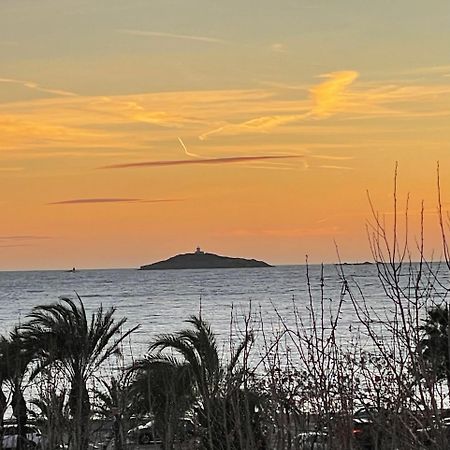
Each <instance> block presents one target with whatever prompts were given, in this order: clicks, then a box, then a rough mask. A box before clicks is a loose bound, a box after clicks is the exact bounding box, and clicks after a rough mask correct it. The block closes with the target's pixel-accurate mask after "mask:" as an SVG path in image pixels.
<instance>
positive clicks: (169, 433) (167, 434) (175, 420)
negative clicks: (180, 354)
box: [130, 354, 194, 449]
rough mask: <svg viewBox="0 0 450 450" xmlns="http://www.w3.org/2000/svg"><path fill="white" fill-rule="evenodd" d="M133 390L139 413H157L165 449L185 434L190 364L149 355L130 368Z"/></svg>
mask: <svg viewBox="0 0 450 450" xmlns="http://www.w3.org/2000/svg"><path fill="white" fill-rule="evenodd" d="M130 372H131V373H132V375H133V382H132V385H131V390H130V393H131V395H132V397H133V402H134V407H135V408H136V409H137V410H138V411H139V412H140V413H151V414H153V415H154V427H155V431H156V433H157V434H158V436H159V437H160V438H161V440H162V443H163V446H164V448H165V449H172V448H173V445H174V440H175V438H176V437H177V436H181V435H183V434H184V431H185V430H184V429H183V427H182V421H181V419H182V418H183V416H185V414H186V412H187V411H188V409H189V408H190V406H191V404H192V402H193V400H194V396H193V383H192V378H191V374H190V367H189V366H188V364H187V363H186V362H182V361H178V360H176V359H175V358H173V357H172V356H170V355H151V354H150V355H147V356H146V357H144V358H143V359H141V360H138V361H136V362H135V363H134V364H133V365H132V367H131V368H130Z"/></svg>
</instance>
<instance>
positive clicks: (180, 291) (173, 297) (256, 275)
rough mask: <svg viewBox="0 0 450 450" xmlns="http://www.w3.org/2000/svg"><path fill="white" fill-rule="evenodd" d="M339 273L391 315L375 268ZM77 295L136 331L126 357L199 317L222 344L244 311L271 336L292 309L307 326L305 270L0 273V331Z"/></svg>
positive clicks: (328, 278)
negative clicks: (109, 310)
mask: <svg viewBox="0 0 450 450" xmlns="http://www.w3.org/2000/svg"><path fill="white" fill-rule="evenodd" d="M323 270H324V291H323V292H324V297H325V304H326V306H327V308H326V312H325V314H326V315H330V314H333V310H334V308H335V306H334V305H336V304H337V302H338V301H339V296H340V294H341V291H342V288H343V284H342V280H341V279H340V277H339V275H338V272H339V271H338V268H337V267H336V266H332V265H327V266H324V269H323ZM345 272H346V276H347V279H348V281H349V283H350V284H354V283H358V285H359V287H360V288H361V290H362V291H363V292H364V295H365V297H366V299H367V301H368V303H369V304H370V307H371V308H373V309H374V310H375V311H378V312H379V313H381V314H386V315H387V316H389V315H390V310H391V309H392V305H391V303H390V301H389V300H388V299H387V298H386V296H385V294H384V291H383V289H382V286H381V284H380V282H379V280H378V277H377V273H376V272H377V270H376V267H375V266H374V265H349V266H345ZM320 274H321V268H320V266H310V267H309V279H310V282H311V290H312V294H313V297H314V304H315V305H318V303H319V300H320V297H321V288H320ZM75 292H77V293H78V294H79V295H80V296H81V297H82V298H83V300H84V303H85V306H86V309H87V310H88V311H89V312H92V311H94V310H96V309H97V308H98V307H99V306H100V305H103V306H104V307H109V306H115V307H116V308H117V313H116V314H117V317H122V316H125V317H127V318H128V322H127V324H128V325H129V326H130V327H131V326H134V325H138V324H139V325H140V328H139V330H138V331H136V332H135V333H134V335H133V336H132V338H131V339H130V344H129V346H130V350H131V351H132V353H133V355H134V356H139V355H141V354H142V353H143V352H145V349H146V348H147V346H148V343H149V342H150V341H151V339H152V338H154V337H155V336H157V335H158V334H161V333H165V332H173V331H176V330H179V329H180V328H182V327H185V326H186V324H185V323H184V320H185V319H187V318H188V317H189V316H190V315H192V314H198V313H199V310H200V307H201V311H202V317H204V318H206V319H207V320H209V321H210V323H211V325H212V327H213V330H214V331H215V332H216V334H217V335H218V338H219V341H220V342H222V343H223V345H224V348H225V342H227V341H228V338H229V335H230V317H231V315H232V313H233V314H234V316H235V317H237V320H236V322H235V325H236V326H237V328H238V327H239V326H240V325H241V324H242V317H243V315H245V314H247V313H248V312H249V309H250V304H251V310H252V312H253V314H254V315H256V316H257V317H261V318H262V319H263V321H264V327H265V329H266V330H269V331H270V332H272V331H274V332H276V330H277V329H279V328H280V327H281V325H280V320H279V316H281V317H283V319H284V320H286V321H287V322H288V323H292V322H293V320H294V316H293V310H294V304H295V306H296V307H297V308H298V310H299V313H300V316H301V317H304V318H305V320H306V322H307V317H308V313H307V308H308V305H309V294H308V284H307V269H306V267H305V266H278V267H272V268H255V269H249V268H247V269H225V270H224V269H222V270H220V269H219V270H217V269H216V270H168V271H138V270H131V269H122V270H81V271H79V272H75V273H70V272H64V271H30V272H0V332H1V333H6V332H8V331H9V330H10V329H11V328H12V327H13V326H14V325H15V324H18V323H20V322H21V321H22V322H23V321H24V320H25V319H26V316H27V314H29V312H30V311H31V309H32V308H33V307H34V306H37V305H40V304H44V303H51V302H55V301H58V299H59V297H61V296H69V297H74V296H75ZM357 325H358V324H357V318H356V316H355V313H354V308H353V305H352V304H351V302H350V300H349V299H348V298H346V299H345V301H344V305H343V309H342V311H341V317H340V327H339V339H342V340H344V341H345V340H347V339H349V338H350V336H351V335H352V332H354V330H355V327H356V326H357Z"/></svg>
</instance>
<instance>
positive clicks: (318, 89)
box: [199, 71, 359, 140]
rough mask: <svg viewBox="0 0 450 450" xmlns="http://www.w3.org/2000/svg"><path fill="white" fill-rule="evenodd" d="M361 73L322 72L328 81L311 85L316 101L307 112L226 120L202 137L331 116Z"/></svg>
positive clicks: (313, 98) (253, 131)
mask: <svg viewBox="0 0 450 450" xmlns="http://www.w3.org/2000/svg"><path fill="white" fill-rule="evenodd" d="M358 75H359V74H358V72H356V71H341V72H332V73H328V74H324V75H321V78H325V79H326V81H324V82H322V83H320V84H318V85H317V86H314V87H312V88H311V89H310V96H311V100H312V105H311V106H309V108H308V109H307V110H306V111H305V112H299V113H297V114H278V115H270V116H262V117H257V118H254V119H250V120H247V121H245V122H241V123H237V124H226V125H223V126H221V127H219V128H216V129H213V130H211V131H208V132H206V133H203V134H201V135H200V136H199V138H200V139H201V140H205V139H207V138H208V137H210V136H212V135H218V134H226V135H233V134H241V133H249V132H250V133H255V132H268V131H270V130H272V129H274V128H277V127H279V126H282V125H287V124H290V123H293V122H299V121H302V120H305V119H309V118H325V117H328V116H330V115H332V114H333V113H335V112H336V110H337V109H338V107H341V108H342V103H344V101H345V95H344V94H345V91H346V89H347V88H348V87H349V86H350V85H351V84H352V83H353V82H354V81H355V80H356V79H357V78H358Z"/></svg>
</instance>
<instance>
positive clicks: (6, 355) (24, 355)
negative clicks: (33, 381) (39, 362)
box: [0, 329, 34, 450]
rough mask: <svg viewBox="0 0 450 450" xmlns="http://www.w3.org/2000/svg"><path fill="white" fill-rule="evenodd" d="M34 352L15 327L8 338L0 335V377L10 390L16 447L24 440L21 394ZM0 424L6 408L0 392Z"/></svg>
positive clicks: (26, 416) (26, 417) (25, 417)
mask: <svg viewBox="0 0 450 450" xmlns="http://www.w3.org/2000/svg"><path fill="white" fill-rule="evenodd" d="M33 355H34V352H33V350H32V349H31V348H30V347H28V346H27V345H26V343H25V342H24V340H23V339H22V336H21V335H20V333H19V332H18V330H17V329H14V330H13V331H12V332H11V334H10V337H9V339H8V338H6V337H4V336H1V337H0V378H1V381H2V384H3V383H5V384H6V385H7V386H8V387H9V390H10V392H11V407H12V412H13V415H14V417H15V418H16V421H17V429H18V441H17V448H18V449H19V450H20V449H22V448H23V446H24V445H25V442H26V432H25V426H26V424H27V419H28V410H27V406H26V402H25V398H24V394H23V390H24V386H23V383H24V380H25V377H26V374H27V370H28V367H29V365H30V363H31V361H32V360H33ZM0 408H1V411H0V412H1V425H2V426H3V417H4V413H5V411H6V408H7V400H6V396H5V394H4V393H3V391H2V392H1V395H0Z"/></svg>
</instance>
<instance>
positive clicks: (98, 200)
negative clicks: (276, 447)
mask: <svg viewBox="0 0 450 450" xmlns="http://www.w3.org/2000/svg"><path fill="white" fill-rule="evenodd" d="M181 200H182V199H177V198H158V199H152V200H145V199H142V198H119V197H111V198H107V197H106V198H75V199H71V200H60V201H57V202H51V203H47V204H48V205H79V204H86V203H87V204H89V203H166V202H177V201H181Z"/></svg>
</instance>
